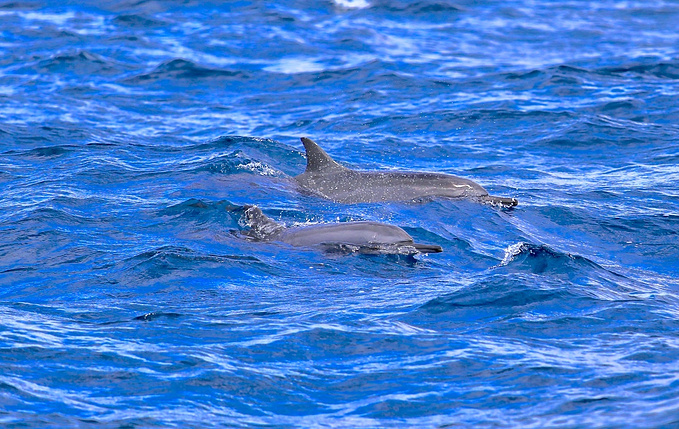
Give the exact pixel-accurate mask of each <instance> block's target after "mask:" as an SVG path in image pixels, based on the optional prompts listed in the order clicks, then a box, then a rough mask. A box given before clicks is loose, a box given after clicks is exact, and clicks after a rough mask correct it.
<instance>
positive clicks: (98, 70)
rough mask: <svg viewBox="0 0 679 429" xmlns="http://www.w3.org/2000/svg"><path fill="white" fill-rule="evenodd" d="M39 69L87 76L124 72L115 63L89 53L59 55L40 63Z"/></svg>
mask: <svg viewBox="0 0 679 429" xmlns="http://www.w3.org/2000/svg"><path fill="white" fill-rule="evenodd" d="M38 68H39V69H40V70H43V71H49V72H52V73H76V74H85V75H93V74H100V75H111V74H117V73H121V72H123V71H124V68H123V67H120V66H119V65H117V64H116V63H114V62H113V61H110V60H107V59H105V58H103V57H101V56H100V55H97V54H93V53H91V52H87V51H79V52H76V53H74V54H67V53H64V54H58V55H55V56H54V57H52V58H50V59H48V60H44V61H41V62H40V63H38Z"/></svg>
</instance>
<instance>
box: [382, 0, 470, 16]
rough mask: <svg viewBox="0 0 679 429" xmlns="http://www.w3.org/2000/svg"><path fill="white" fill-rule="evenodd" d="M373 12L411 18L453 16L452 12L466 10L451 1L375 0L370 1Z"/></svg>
mask: <svg viewBox="0 0 679 429" xmlns="http://www.w3.org/2000/svg"><path fill="white" fill-rule="evenodd" d="M370 4H371V7H370V11H371V12H372V13H387V14H397V15H403V16H404V17H409V18H421V17H423V16H424V17H428V18H431V17H438V16H439V15H441V16H440V17H441V18H447V19H450V18H451V14H453V16H455V15H454V14H456V13H459V12H462V11H464V8H463V7H462V6H460V5H459V4H456V3H453V2H450V1H440V0H439V1H436V0H420V1H415V2H407V1H400V0H374V1H370Z"/></svg>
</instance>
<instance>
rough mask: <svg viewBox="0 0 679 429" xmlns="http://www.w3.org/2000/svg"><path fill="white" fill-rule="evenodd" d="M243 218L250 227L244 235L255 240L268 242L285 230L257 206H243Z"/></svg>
mask: <svg viewBox="0 0 679 429" xmlns="http://www.w3.org/2000/svg"><path fill="white" fill-rule="evenodd" d="M243 217H244V218H245V222H246V223H247V225H248V226H249V227H250V231H248V232H247V233H246V235H247V236H248V237H250V238H253V239H255V240H270V239H272V238H274V237H275V236H277V235H278V234H280V233H281V231H283V230H284V229H285V227H284V226H283V225H281V224H279V223H276V222H275V221H274V220H273V219H271V218H269V217H267V216H266V215H265V214H264V213H263V212H262V210H261V209H260V208H259V207H257V206H253V205H250V204H246V205H244V206H243Z"/></svg>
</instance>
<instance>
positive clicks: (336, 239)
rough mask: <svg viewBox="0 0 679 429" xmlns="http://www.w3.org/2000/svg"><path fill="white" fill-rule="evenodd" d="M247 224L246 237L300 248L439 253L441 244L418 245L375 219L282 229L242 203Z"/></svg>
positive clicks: (256, 208)
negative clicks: (319, 247) (371, 220)
mask: <svg viewBox="0 0 679 429" xmlns="http://www.w3.org/2000/svg"><path fill="white" fill-rule="evenodd" d="M243 209H244V215H245V219H246V220H247V223H248V225H249V226H250V228H251V229H250V231H249V232H248V233H247V236H248V237H250V238H251V239H254V240H261V241H280V242H283V243H287V244H290V245H292V246H299V247H316V246H321V247H324V248H326V249H333V248H334V249H340V250H342V249H344V250H352V251H358V252H360V253H393V254H413V253H438V252H442V251H443V249H442V248H441V246H437V245H432V244H419V243H415V242H414V241H413V237H411V236H410V235H409V234H408V233H407V232H405V231H404V230H402V229H401V228H399V227H397V226H393V225H387V224H384V223H378V222H341V223H333V224H321V225H311V226H301V227H294V228H285V227H284V226H283V225H281V224H279V223H276V222H275V221H274V220H272V219H271V218H269V217H267V216H266V215H265V214H264V213H262V210H260V209H259V207H256V206H251V205H245V206H243Z"/></svg>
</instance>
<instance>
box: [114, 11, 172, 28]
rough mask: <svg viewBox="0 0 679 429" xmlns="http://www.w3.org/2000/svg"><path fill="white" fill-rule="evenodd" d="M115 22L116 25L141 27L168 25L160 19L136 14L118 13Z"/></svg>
mask: <svg viewBox="0 0 679 429" xmlns="http://www.w3.org/2000/svg"><path fill="white" fill-rule="evenodd" d="M113 23H114V24H116V25H122V26H125V27H131V28H139V29H147V28H157V27H163V26H165V25H166V23H165V22H163V21H160V20H158V19H153V18H148V17H146V16H142V15H136V14H129V15H118V16H116V17H115V18H113Z"/></svg>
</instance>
